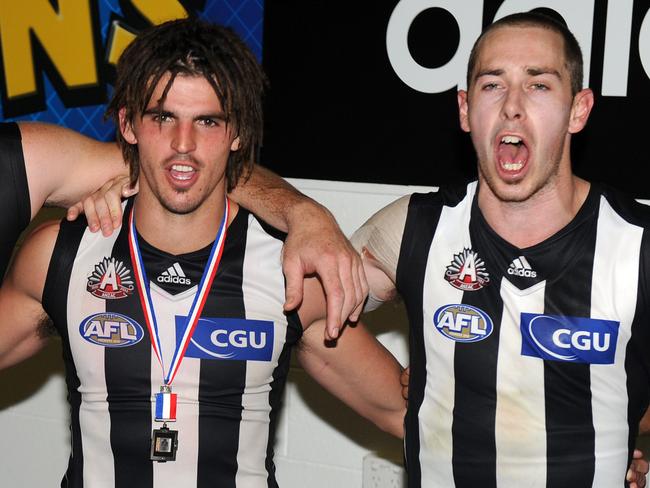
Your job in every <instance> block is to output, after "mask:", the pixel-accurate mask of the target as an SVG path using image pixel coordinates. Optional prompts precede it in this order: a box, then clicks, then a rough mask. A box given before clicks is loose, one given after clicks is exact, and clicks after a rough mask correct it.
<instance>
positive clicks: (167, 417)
mask: <svg viewBox="0 0 650 488" xmlns="http://www.w3.org/2000/svg"><path fill="white" fill-rule="evenodd" d="M155 396H156V410H155V416H154V418H155V420H156V422H176V393H172V390H171V388H170V387H169V386H161V387H160V393H156V395H155Z"/></svg>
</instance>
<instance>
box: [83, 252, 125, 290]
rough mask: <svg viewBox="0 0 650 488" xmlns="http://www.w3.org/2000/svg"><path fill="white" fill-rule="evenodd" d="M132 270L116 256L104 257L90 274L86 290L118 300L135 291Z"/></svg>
mask: <svg viewBox="0 0 650 488" xmlns="http://www.w3.org/2000/svg"><path fill="white" fill-rule="evenodd" d="M133 288H134V283H133V278H132V277H131V270H130V269H129V268H127V267H126V266H125V265H124V263H122V261H116V260H115V258H114V257H110V258H104V259H102V260H101V261H100V262H99V263H97V264H96V265H95V268H94V269H93V270H92V272H91V273H90V275H89V276H88V283H87V284H86V291H88V292H89V293H90V294H91V295H93V296H96V297H97V298H105V299H106V300H116V299H118V298H125V297H126V296H127V295H130V294H131V293H133Z"/></svg>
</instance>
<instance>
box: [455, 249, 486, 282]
mask: <svg viewBox="0 0 650 488" xmlns="http://www.w3.org/2000/svg"><path fill="white" fill-rule="evenodd" d="M445 279H446V280H447V281H448V282H449V284H450V285H451V286H453V287H454V288H457V289H459V290H462V291H476V290H480V289H481V288H483V287H484V286H486V285H487V284H488V283H489V282H490V274H489V273H488V272H487V269H486V267H485V262H484V261H483V260H482V259H481V258H480V257H479V256H478V254H477V253H476V252H474V251H473V250H472V249H468V248H465V249H463V250H462V251H461V252H459V253H458V254H454V259H452V261H451V263H450V264H449V265H448V266H447V270H446V271H445Z"/></svg>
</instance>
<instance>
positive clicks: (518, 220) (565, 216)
mask: <svg viewBox="0 0 650 488" xmlns="http://www.w3.org/2000/svg"><path fill="white" fill-rule="evenodd" d="M589 186H590V184H589V182H587V181H585V180H583V179H581V178H578V177H577V176H574V175H572V176H571V178H569V179H567V180H565V183H564V184H562V185H559V184H557V185H552V186H551V185H549V186H547V187H544V188H542V189H540V190H539V191H538V192H536V193H535V194H534V195H532V196H531V197H530V198H528V199H527V200H525V201H522V202H505V201H502V200H500V199H499V198H498V197H497V196H496V195H494V194H493V193H492V192H491V191H490V189H489V188H488V186H487V184H485V183H484V182H482V183H481V184H480V185H479V196H478V205H479V208H480V209H481V213H482V214H483V217H484V218H485V220H486V221H487V223H488V225H489V226H490V227H491V228H492V229H493V230H494V231H495V232H496V233H497V234H499V236H501V237H502V238H503V239H505V240H506V241H508V242H509V243H510V244H512V245H514V246H516V247H518V248H520V249H523V248H526V247H531V246H534V245H536V244H539V243H540V242H542V241H544V240H546V239H548V238H549V237H551V236H552V235H553V234H555V233H557V232H558V231H559V230H561V229H562V228H564V227H565V226H566V225H567V224H568V223H569V222H571V221H572V220H573V218H574V217H575V216H576V214H577V213H578V211H579V210H580V208H581V207H582V204H583V203H584V201H585V200H586V198H587V194H588V193H589Z"/></svg>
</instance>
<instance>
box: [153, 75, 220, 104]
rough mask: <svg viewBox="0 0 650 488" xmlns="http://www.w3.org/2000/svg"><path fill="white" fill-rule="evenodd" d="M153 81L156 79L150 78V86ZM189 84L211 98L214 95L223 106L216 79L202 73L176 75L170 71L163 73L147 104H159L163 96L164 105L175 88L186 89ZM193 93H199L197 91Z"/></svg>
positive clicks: (193, 89) (193, 90)
mask: <svg viewBox="0 0 650 488" xmlns="http://www.w3.org/2000/svg"><path fill="white" fill-rule="evenodd" d="M172 77H173V79H172ZM153 81H154V80H150V86H151V83H153ZM211 81H212V82H211ZM188 84H191V86H192V90H191V91H192V92H197V91H203V92H204V93H205V94H207V95H208V96H209V97H210V98H212V97H213V96H214V97H215V99H216V102H217V103H218V105H219V107H221V100H220V97H219V93H218V92H217V90H216V80H214V78H213V79H212V80H209V79H208V78H207V77H205V76H203V75H201V74H192V73H182V72H181V73H176V74H175V75H174V74H172V73H170V72H166V73H165V74H164V75H162V76H161V78H160V79H159V80H158V81H157V82H156V86H155V87H154V89H153V91H152V92H151V97H150V99H149V101H148V102H147V106H148V107H151V106H152V105H157V104H158V103H159V102H160V101H161V97H162V98H163V100H162V102H163V105H164V102H165V101H166V100H167V98H168V96H169V94H170V92H172V91H174V90H175V89H176V90H178V89H180V90H184V89H185V88H184V87H185V86H187V85H188ZM192 94H193V95H197V93H192Z"/></svg>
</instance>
